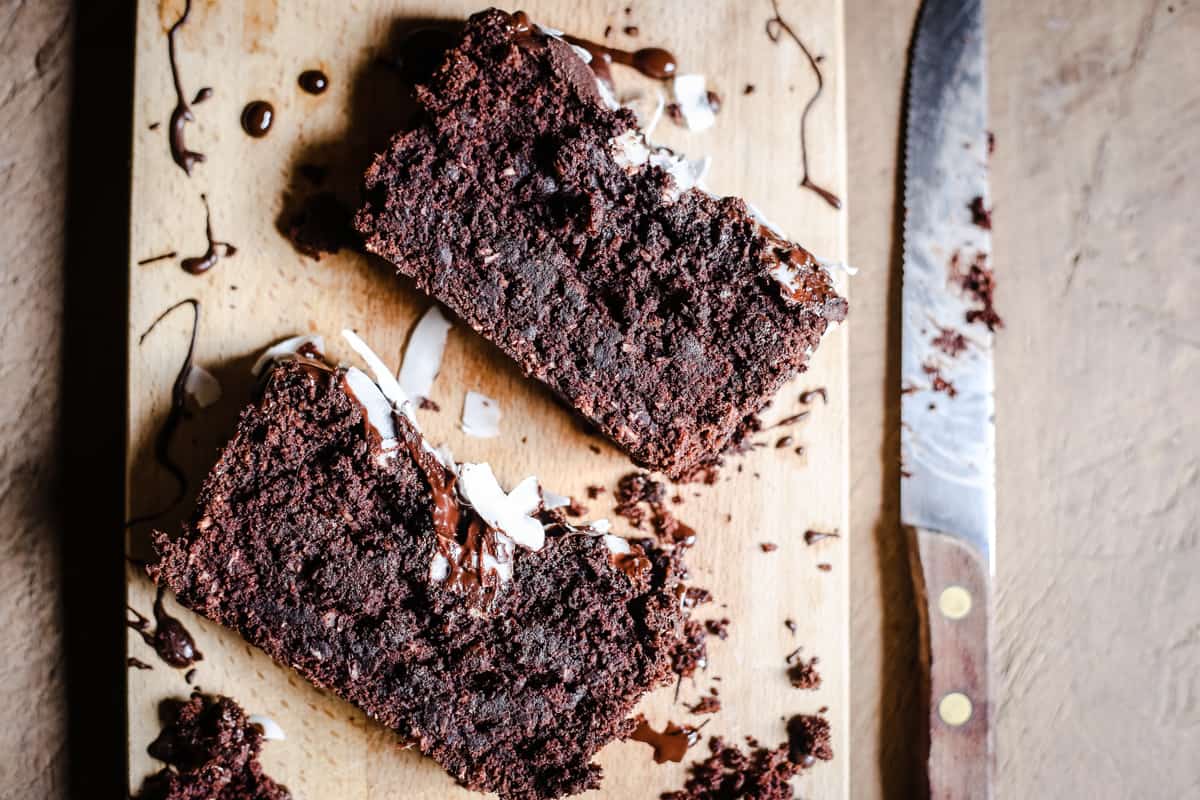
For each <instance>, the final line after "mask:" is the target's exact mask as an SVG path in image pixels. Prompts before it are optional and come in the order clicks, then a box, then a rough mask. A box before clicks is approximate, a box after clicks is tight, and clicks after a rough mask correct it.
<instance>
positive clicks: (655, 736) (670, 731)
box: [629, 717, 704, 764]
mask: <svg viewBox="0 0 1200 800" xmlns="http://www.w3.org/2000/svg"><path fill="white" fill-rule="evenodd" d="M703 727H704V725H701V726H699V727H697V728H693V727H692V726H691V725H676V724H675V723H674V722H668V723H667V727H666V728H664V729H663V730H661V731H656V730H654V728H652V727H650V723H649V722H648V721H647V720H646V718H645V717H641V718H639V720H638V726H637V728H636V729H634V731H633V733H632V734H630V736H629V738H630V739H633V740H634V741H635V742H644V743H645V744H648V745H650V746H651V747H653V748H654V763H656V764H665V763H667V762H668V761H674V762H675V763H679V762H681V761H683V757H684V756H685V755H686V754H687V751H688V748H689V747H691V746H692V745H694V744H695V743H696V742H698V741H700V728H703Z"/></svg>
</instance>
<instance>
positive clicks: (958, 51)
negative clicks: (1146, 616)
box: [900, 0, 1000, 800]
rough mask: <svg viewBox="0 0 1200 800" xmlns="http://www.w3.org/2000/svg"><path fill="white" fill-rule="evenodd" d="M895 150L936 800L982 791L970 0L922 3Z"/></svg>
mask: <svg viewBox="0 0 1200 800" xmlns="http://www.w3.org/2000/svg"><path fill="white" fill-rule="evenodd" d="M907 108H908V115H907V119H906V121H905V148H904V158H905V163H904V282H903V293H902V320H903V321H902V326H903V332H902V357H901V358H902V361H901V381H902V383H901V386H900V391H901V400H900V404H901V437H900V439H901V484H900V498H901V502H900V515H901V522H902V523H903V525H904V526H905V529H906V531H907V533H908V535H909V536H910V542H911V548H910V553H911V554H912V557H913V576H914V584H915V586H916V589H917V592H916V595H917V601H918V605H919V606H920V610H921V614H922V625H921V634H922V635H921V645H922V649H923V653H924V658H923V663H925V664H926V665H927V666H928V690H929V706H930V708H929V764H928V766H929V785H930V789H931V794H932V796H933V797H934V798H947V799H951V800H958V799H960V798H961V799H963V800H965V799H966V798H981V799H983V800H988V799H989V798H991V797H992V772H993V752H994V748H993V731H992V714H993V703H992V694H991V691H992V681H991V677H990V657H989V651H990V647H989V643H990V641H989V640H990V627H991V626H990V617H991V609H992V600H991V582H992V576H993V574H994V570H995V545H996V510H995V508H996V502H995V427H994V418H993V371H992V339H993V332H994V329H995V327H997V326H998V325H999V324H1000V323H999V318H998V317H997V316H996V315H995V311H994V309H993V307H992V298H991V287H992V272H991V267H992V265H991V232H990V227H991V220H990V212H989V211H988V209H989V208H990V207H991V203H990V200H989V195H988V181H987V176H988V157H989V152H990V149H991V145H990V135H989V133H988V129H987V75H986V64H985V55H984V26H983V3H982V2H981V0H925V2H924V4H923V5H922V8H921V12H920V16H919V18H918V22H917V30H916V33H915V35H914V37H913V44H912V50H911V55H910V63H909V73H908V102H907Z"/></svg>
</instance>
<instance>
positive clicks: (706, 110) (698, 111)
mask: <svg viewBox="0 0 1200 800" xmlns="http://www.w3.org/2000/svg"><path fill="white" fill-rule="evenodd" d="M671 93H672V95H674V99H675V105H676V106H678V108H679V114H680V116H681V117H683V122H684V124H685V125H687V127H688V130H691V131H704V130H708V129H709V128H711V127H712V126H713V125H714V124H715V123H716V121H717V114H716V112H715V111H713V107H712V103H711V102H709V99H708V87H707V86H706V85H705V81H704V76H703V75H697V74H692V75H676V76H675V78H674V80H672V81H671Z"/></svg>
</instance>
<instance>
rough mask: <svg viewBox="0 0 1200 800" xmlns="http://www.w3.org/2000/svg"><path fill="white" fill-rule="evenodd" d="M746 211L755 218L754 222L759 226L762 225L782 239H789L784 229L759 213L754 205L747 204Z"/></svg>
mask: <svg viewBox="0 0 1200 800" xmlns="http://www.w3.org/2000/svg"><path fill="white" fill-rule="evenodd" d="M746 210H747V211H749V212H750V216H752V217H754V221H755V222H757V223H758V224H759V225H762V226H763V227H764V228H766V229H767V230H769V231H770V232H771V233H773V234H775V235H776V236H778V237H779V238H780V239H787V234H786V233H784V232H783V229H782V228H780V227H779V226H778V225H776V224H775V223H773V222H771V220H769V219H767V217H766V215H765V214H763V213H762V212H761V211H759V210H758V207H757V206H755V205H754V204H753V203H746Z"/></svg>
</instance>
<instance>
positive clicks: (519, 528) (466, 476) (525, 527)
mask: <svg viewBox="0 0 1200 800" xmlns="http://www.w3.org/2000/svg"><path fill="white" fill-rule="evenodd" d="M530 483H532V486H533V490H534V493H535V494H536V490H537V480H536V479H535V478H526V479H525V480H524V481H522V482H521V483H520V484H518V485H517V487H516V488H515V489H514V490H513V491H512V492H511V493H508V494H506V493H505V492H504V490H503V489H502V488H501V487H500V482H499V481H497V480H496V475H495V473H493V472H492V468H491V465H489V464H486V463H484V464H463V465H462V466H461V467H460V468H459V481H458V488H459V491H460V492H462V495H463V498H464V499H466V501H467V502H468V503H470V504H471V506H472V508H474V509H475V512H476V513H477V514H479V516H480V517H482V518H483V520H484V522H486V523H487V524H488V525H491V526H492V527H493V528H495V529H496V530H498V531H500V532H502V533H504V534H505V535H507V536H508V537H509V538H511V539H512V540H513V541H514V542H516V543H517V544H519V545H520V546H522V547H524V548H526V549H528V550H541V549H542V546H543V545H544V544H545V543H546V531H545V529H544V528H543V527H542V523H541V522H539V521H538V520H536V519H534V518H533V517H531V516H529V515H530V514H531V513H533V512H534V511H536V510H537V505H536V504H535V505H534V506H533V507H532V510H531V508H530V505H529V498H528V496H527V495H528V494H529V490H528V489H527V488H524V487H526V485H527V484H530ZM540 499H541V498H540V497H538V500H539V501H540Z"/></svg>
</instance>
